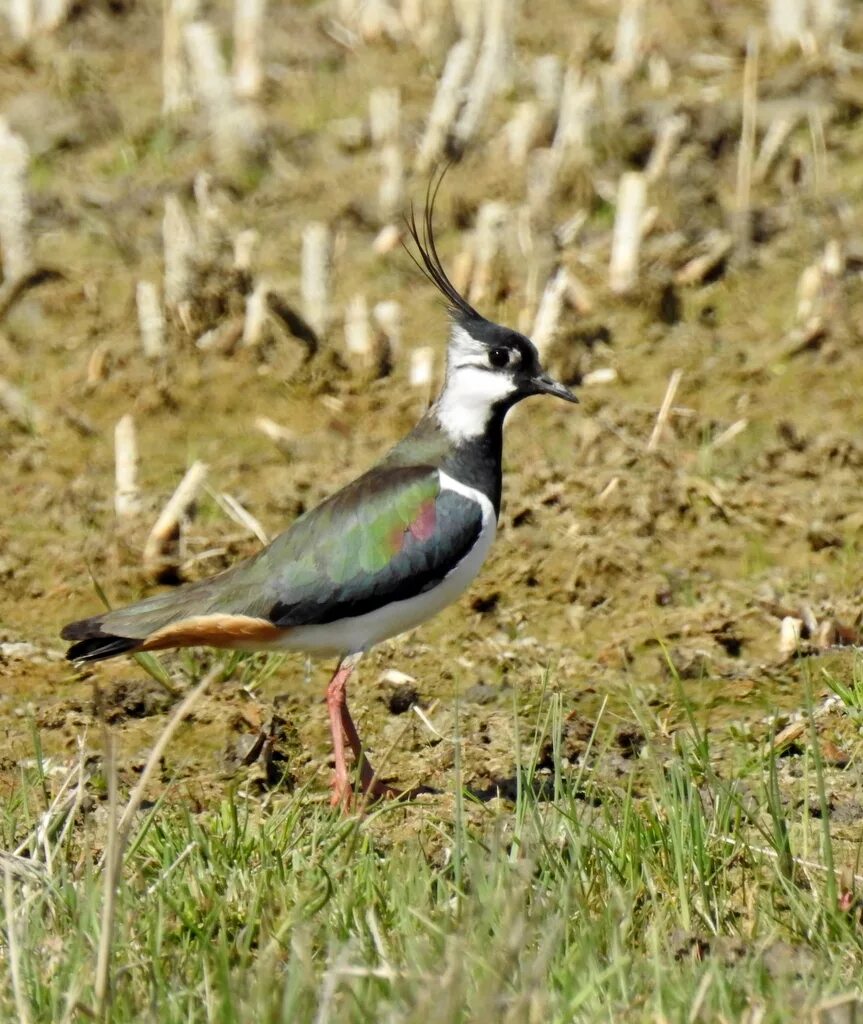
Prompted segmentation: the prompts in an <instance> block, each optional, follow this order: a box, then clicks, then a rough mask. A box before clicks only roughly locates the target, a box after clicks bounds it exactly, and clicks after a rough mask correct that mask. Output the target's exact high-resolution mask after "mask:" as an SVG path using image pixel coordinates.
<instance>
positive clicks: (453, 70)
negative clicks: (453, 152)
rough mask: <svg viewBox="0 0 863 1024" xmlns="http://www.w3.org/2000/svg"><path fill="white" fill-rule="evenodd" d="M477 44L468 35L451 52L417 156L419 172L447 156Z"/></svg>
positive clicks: (420, 173) (425, 172) (417, 169)
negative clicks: (446, 149)
mask: <svg viewBox="0 0 863 1024" xmlns="http://www.w3.org/2000/svg"><path fill="white" fill-rule="evenodd" d="M474 52H475V51H474V44H473V42H472V41H470V40H468V39H462V40H461V41H460V42H458V43H455V44H454V46H453V47H452V48H451V49H450V51H449V53H448V54H447V59H446V63H445V65H444V69H443V74H442V75H441V78H440V82H439V83H438V87H437V92H436V93H435V98H434V102H433V103H432V108H431V111H430V112H429V116H428V121H427V122H426V127H425V131H424V132H423V136H422V139H421V140H420V144H419V150H418V152H417V158H416V171H417V173H418V174H419V175H425V174H428V172H429V171H430V170H431V168H432V167H433V166H434V165H435V164H436V163H437V161H438V160H440V158H441V157H442V156H443V153H444V150H445V148H446V144H447V139H448V138H449V136H450V134H451V132H452V127H453V123H454V122H455V118H456V115H457V114H458V111H459V108H460V106H461V104H462V94H463V90H464V86H465V83H466V82H467V79H468V76H469V75H470V70H471V67H472V66H473V60H474Z"/></svg>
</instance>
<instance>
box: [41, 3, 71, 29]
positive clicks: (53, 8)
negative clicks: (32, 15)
mask: <svg viewBox="0 0 863 1024" xmlns="http://www.w3.org/2000/svg"><path fill="white" fill-rule="evenodd" d="M72 3H73V0H41V2H40V4H39V28H40V29H42V30H43V31H44V32H54V31H55V30H56V29H58V28H59V27H60V26H61V25H62V24H63V22H64V21H66V19H67V18H68V17H69V12H70V10H71V9H72Z"/></svg>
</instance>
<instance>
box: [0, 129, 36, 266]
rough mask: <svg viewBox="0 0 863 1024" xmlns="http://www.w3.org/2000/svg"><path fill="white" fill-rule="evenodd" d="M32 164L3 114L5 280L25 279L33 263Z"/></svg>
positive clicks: (0, 220) (0, 205)
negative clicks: (29, 185)
mask: <svg viewBox="0 0 863 1024" xmlns="http://www.w3.org/2000/svg"><path fill="white" fill-rule="evenodd" d="M29 165H30V150H29V149H28V148H27V143H26V142H25V141H24V139H22V138H21V136H20V135H17V134H16V133H15V132H13V131H12V129H11V128H10V127H9V125H8V123H7V122H6V120H5V118H3V117H0V252H2V255H3V278H4V281H15V280H18V279H22V278H24V277H25V276H26V275H27V272H28V271H29V270H30V268H31V266H32V263H33V257H32V248H31V240H30V200H29V198H28V195H27V169H28V167H29Z"/></svg>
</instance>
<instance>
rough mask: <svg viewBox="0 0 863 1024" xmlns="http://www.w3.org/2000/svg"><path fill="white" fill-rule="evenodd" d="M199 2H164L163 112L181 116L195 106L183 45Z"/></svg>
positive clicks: (187, 0)
mask: <svg viewBox="0 0 863 1024" xmlns="http://www.w3.org/2000/svg"><path fill="white" fill-rule="evenodd" d="M197 10H198V2H197V0H164V6H163V12H162V113H164V114H180V113H182V112H183V111H185V110H188V108H189V107H190V106H191V102H192V96H191V91H190V88H189V68H188V64H187V63H186V54H185V50H184V45H183V33H184V32H185V29H186V26H187V25H188V24H189V23H190V22H191V21H192V20H193V19H194V18H195V16H196V14H197Z"/></svg>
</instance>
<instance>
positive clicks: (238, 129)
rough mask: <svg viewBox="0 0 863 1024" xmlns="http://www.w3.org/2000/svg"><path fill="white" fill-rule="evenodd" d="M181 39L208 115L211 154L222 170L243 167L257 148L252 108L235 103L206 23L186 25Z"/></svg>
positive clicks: (216, 40) (197, 90)
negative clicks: (183, 41) (184, 44)
mask: <svg viewBox="0 0 863 1024" xmlns="http://www.w3.org/2000/svg"><path fill="white" fill-rule="evenodd" d="M184 39H185V43H186V53H187V55H188V57H189V65H190V67H191V69H192V79H193V82H194V86H195V92H196V94H197V95H198V97H199V99H200V101H201V105H202V106H203V108H204V111H205V112H206V115H207V121H208V124H209V130H210V135H211V138H212V140H213V154H214V156H215V157H216V159H217V160H218V161H219V163H221V164H222V166H224V167H228V168H230V167H235V166H237V165H239V164H242V163H243V162H244V161H245V160H246V159H247V158H248V157H249V155H250V154H251V153H252V151H253V150H254V148H255V144H256V139H257V134H258V125H257V118H256V117H255V114H254V108H252V107H250V106H249V105H248V104H247V105H245V106H244V107H240V106H238V104H237V103H236V101H235V99H234V93H233V90H232V88H231V80H230V78H229V77H228V73H227V71H226V69H225V62H224V60H223V59H222V54H221V51H220V49H219V41H218V37H217V36H216V30H215V29H214V28H213V26H212V25H210V24H209V22H206V21H194V22H192V23H191V24H190V25H187V26H186V30H185V33H184Z"/></svg>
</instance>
